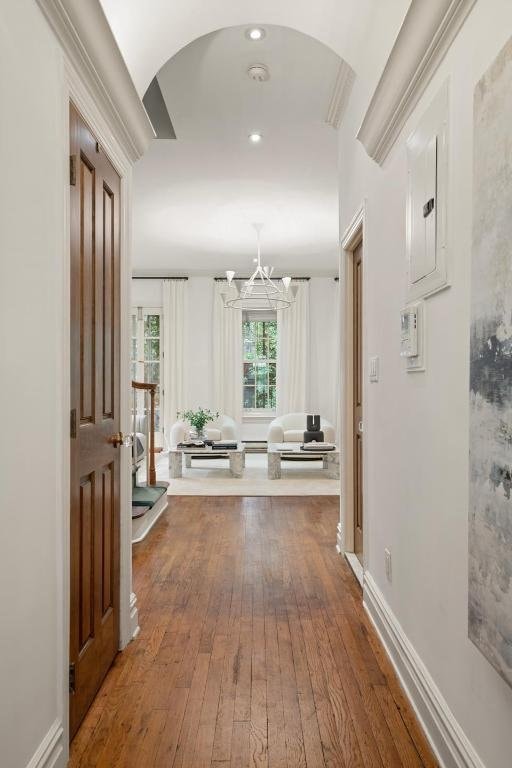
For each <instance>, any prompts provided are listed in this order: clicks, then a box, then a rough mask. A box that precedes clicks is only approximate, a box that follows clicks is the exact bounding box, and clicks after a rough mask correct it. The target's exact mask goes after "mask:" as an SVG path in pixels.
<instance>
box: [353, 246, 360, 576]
mask: <svg viewBox="0 0 512 768" xmlns="http://www.w3.org/2000/svg"><path fill="white" fill-rule="evenodd" d="M362 257H363V244H362V243H360V244H359V245H358V246H357V248H356V250H355V251H354V255H353V275H352V277H353V280H352V285H353V296H352V306H353V318H352V328H353V339H352V349H353V388H352V391H353V415H354V423H353V434H354V445H353V461H354V552H355V554H356V555H357V557H358V558H359V560H360V561H361V563H362V562H363V259H362Z"/></svg>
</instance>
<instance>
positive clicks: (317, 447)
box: [300, 443, 336, 453]
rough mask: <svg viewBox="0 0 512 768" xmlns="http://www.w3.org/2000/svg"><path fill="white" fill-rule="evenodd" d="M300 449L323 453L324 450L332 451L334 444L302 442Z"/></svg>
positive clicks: (334, 447)
mask: <svg viewBox="0 0 512 768" xmlns="http://www.w3.org/2000/svg"><path fill="white" fill-rule="evenodd" d="M300 449H301V451H304V452H308V451H309V452H311V453H314V452H315V451H319V452H321V453H324V452H325V451H334V450H335V449H336V446H335V445H333V444H332V443H303V444H302V445H301V447H300Z"/></svg>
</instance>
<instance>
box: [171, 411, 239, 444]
mask: <svg viewBox="0 0 512 768" xmlns="http://www.w3.org/2000/svg"><path fill="white" fill-rule="evenodd" d="M204 431H205V435H206V438H207V440H238V427H237V424H236V421H235V420H234V419H232V418H231V416H226V415H225V414H221V415H220V416H219V418H218V419H216V420H215V421H210V423H209V424H207V425H206V427H205V429H204ZM189 437H190V424H188V422H186V421H177V422H176V423H175V424H173V425H172V427H171V434H170V444H171V445H170V447H171V448H176V446H177V445H178V443H183V442H186V441H187V440H188V439H189Z"/></svg>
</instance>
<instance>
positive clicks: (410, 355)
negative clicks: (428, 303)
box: [400, 302, 425, 371]
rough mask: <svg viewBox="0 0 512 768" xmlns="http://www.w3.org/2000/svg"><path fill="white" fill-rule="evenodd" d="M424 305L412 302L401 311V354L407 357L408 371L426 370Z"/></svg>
mask: <svg viewBox="0 0 512 768" xmlns="http://www.w3.org/2000/svg"><path fill="white" fill-rule="evenodd" d="M423 318H424V306H423V302H418V303H416V304H410V305H409V306H408V307H405V309H402V311H401V312H400V356H401V357H403V358H405V360H406V365H407V370H408V371H424V370H425V360H424V342H423V332H424V328H423V326H424V322H423Z"/></svg>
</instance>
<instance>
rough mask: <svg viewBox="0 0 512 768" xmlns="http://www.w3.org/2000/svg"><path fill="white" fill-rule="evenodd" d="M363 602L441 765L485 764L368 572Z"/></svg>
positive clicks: (468, 767) (481, 767) (470, 766)
mask: <svg viewBox="0 0 512 768" xmlns="http://www.w3.org/2000/svg"><path fill="white" fill-rule="evenodd" d="M363 605H364V607H365V608H366V611H367V612H368V614H369V616H370V618H371V620H372V622H373V624H374V626H375V629H376V630H377V633H378V635H379V637H380V639H381V641H382V643H383V645H384V647H385V649H386V651H387V653H388V656H389V657H390V659H391V662H392V664H393V666H394V668H395V671H396V673H397V675H398V677H399V679H400V682H401V684H402V686H403V687H404V689H405V691H406V693H407V695H408V697H409V699H410V701H411V704H412V706H413V708H414V710H415V712H416V715H417V717H418V719H419V721H420V723H421V725H422V727H423V730H424V731H425V734H426V736H427V738H428V740H429V742H430V744H431V746H432V749H433V750H434V752H435V754H436V756H437V759H438V760H439V763H440V765H441V766H442V768H485V766H484V764H483V763H482V761H481V760H480V758H479V756H478V755H477V753H476V752H475V750H474V748H473V746H472V745H471V743H470V741H469V740H468V738H467V736H466V734H465V733H464V731H463V730H462V728H461V727H460V725H459V723H458V721H457V720H456V719H455V717H454V715H453V713H452V711H451V710H450V708H449V706H448V704H447V703H446V701H445V699H444V698H443V696H442V694H441V692H440V690H439V688H438V687H437V685H436V684H435V682H434V680H433V679H432V677H431V675H430V673H429V672H428V670H427V668H426V667H425V665H424V663H423V662H422V660H421V658H420V657H419V655H418V653H417V652H416V650H415V649H414V647H413V646H412V645H411V643H410V641H409V639H408V638H407V636H406V635H405V633H404V631H403V629H402V627H401V626H400V624H399V623H398V621H397V619H396V617H395V615H394V614H393V612H392V611H391V608H390V607H389V605H388V604H387V602H386V600H385V599H384V596H383V594H382V593H381V591H380V590H379V588H378V587H377V585H376V583H375V581H374V580H373V578H372V576H371V575H370V574H369V573H368V572H366V573H365V576H364V588H363Z"/></svg>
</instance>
